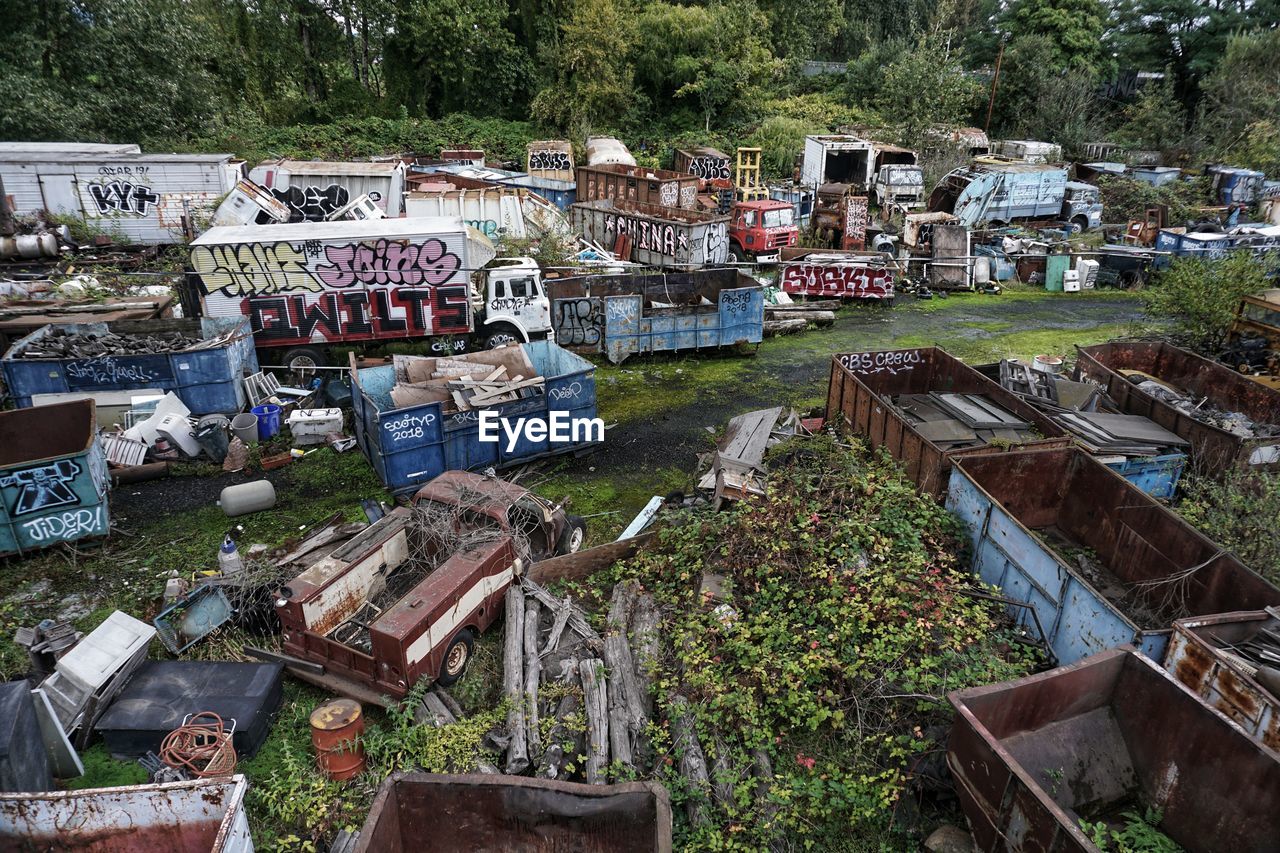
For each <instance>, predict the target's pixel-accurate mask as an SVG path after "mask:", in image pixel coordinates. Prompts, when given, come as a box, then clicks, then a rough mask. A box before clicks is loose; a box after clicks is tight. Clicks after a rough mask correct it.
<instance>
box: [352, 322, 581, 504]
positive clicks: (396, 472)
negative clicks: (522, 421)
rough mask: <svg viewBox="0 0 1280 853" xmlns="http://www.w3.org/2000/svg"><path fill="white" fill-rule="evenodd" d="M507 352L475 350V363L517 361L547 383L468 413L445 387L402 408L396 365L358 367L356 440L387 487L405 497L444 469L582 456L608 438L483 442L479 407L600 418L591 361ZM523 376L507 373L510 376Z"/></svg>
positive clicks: (538, 347) (552, 351)
mask: <svg viewBox="0 0 1280 853" xmlns="http://www.w3.org/2000/svg"><path fill="white" fill-rule="evenodd" d="M508 349H510V348H506V347H504V348H503V349H502V350H496V351H494V352H491V353H476V354H473V355H472V356H471V358H473V359H475V358H482V357H483V358H496V359H497V361H496V362H495V367H496V366H498V365H500V364H501V363H502V361H503V360H512V359H515V360H517V361H513V362H512V363H513V364H517V363H519V364H523V363H526V362H527V363H528V364H529V365H530V366H531V367H532V370H533V374H532V375H533V376H535V377H540V378H541V379H542V380H543V381H542V384H541V387H540V389H538V388H534V389H532V392H531V393H530V394H529V395H528V396H522V397H520V398H519V399H517V400H515V401H514V402H510V403H499V404H496V405H484V406H477V407H476V408H473V409H465V410H458V409H457V408H456V405H454V404H453V398H452V395H451V393H450V392H449V391H447V390H442V391H440V392H436V395H435V396H434V398H432V397H421V398H419V399H426V400H429V401H428V402H422V403H412V404H407V405H398V404H397V403H396V402H395V399H394V397H395V396H396V395H395V389H396V386H397V384H398V383H401V382H407V381H409V380H410V379H411V377H410V376H409V375H408V374H407V373H406V374H405V375H397V371H396V368H395V367H394V366H388V367H371V368H364V369H360V370H357V369H355V368H354V366H353V368H352V371H351V387H352V391H353V395H352V398H351V403H352V408H353V424H354V429H355V433H356V438H357V440H358V441H359V443H360V449H361V450H362V451H363V452H364V454H365V456H366V457H368V459H369V461H370V463H372V465H373V468H374V470H375V471H376V472H377V474H378V478H379V479H380V480H382V482H383V484H384V485H386V486H387V488H388V489H390V490H391V491H393V492H395V493H396V494H403V493H405V492H409V491H412V490H414V489H416V488H417V487H418V486H421V485H422V484H423V483H426V482H427V481H429V480H431V479H433V478H435V477H436V476H437V475H439V474H440V473H442V472H444V471H450V470H476V469H483V468H487V467H491V466H492V467H498V468H501V467H505V466H508V465H514V464H516V463H520V462H527V461H529V460H530V459H535V458H539V457H542V456H547V455H551V454H556V453H574V452H579V451H581V450H583V449H584V448H586V447H588V446H590V445H592V444H597V443H599V442H600V441H601V440H603V437H602V436H601V437H595V436H593V435H591V432H592V431H591V430H578V431H577V432H576V433H571V435H570V438H571V439H572V440H571V441H569V442H563V443H560V442H557V443H550V442H549V441H548V440H547V439H546V438H545V437H544V438H543V439H542V440H534V439H531V438H530V437H528V436H527V435H522V436H521V437H520V439H519V440H518V441H517V442H516V444H515V446H514V447H509V443H508V442H507V441H495V442H482V441H480V437H479V432H480V424H479V415H478V413H477V411H476V409H477V408H486V409H490V410H492V411H494V412H496V413H497V414H498V415H499V416H500V417H503V418H518V417H522V418H530V417H533V418H539V419H542V420H547V419H549V418H552V417H557V418H566V419H570V420H575V421H577V419H583V418H588V419H589V418H594V417H595V414H596V384H595V366H594V365H592V364H591V362H589V361H587V360H586V359H584V358H582V357H581V356H578V355H574V354H573V353H571V352H569V351H568V350H565V349H563V348H561V347H559V346H557V345H556V344H553V343H551V342H550V341H534V342H533V343H528V344H520V345H519V349H518V350H516V351H515V352H514V353H512V352H507V351H506V350H508ZM521 353H522V355H521ZM433 363H434V360H432V359H422V360H421V361H419V362H417V364H418V365H419V367H417V368H414V369H415V370H423V371H425V376H423V378H424V379H426V378H427V377H429V376H430V374H431V373H432V372H435V371H433V370H430V369H429V368H431V367H432V366H433ZM405 369H406V371H407V370H408V368H405ZM518 373H519V370H517V369H513V368H509V375H511V376H514V375H517V374H518ZM478 378H481V379H483V378H484V377H478ZM526 378H530V377H528V376H526ZM422 390H424V391H425V390H428V389H422ZM577 422H578V423H583V422H582V421H577Z"/></svg>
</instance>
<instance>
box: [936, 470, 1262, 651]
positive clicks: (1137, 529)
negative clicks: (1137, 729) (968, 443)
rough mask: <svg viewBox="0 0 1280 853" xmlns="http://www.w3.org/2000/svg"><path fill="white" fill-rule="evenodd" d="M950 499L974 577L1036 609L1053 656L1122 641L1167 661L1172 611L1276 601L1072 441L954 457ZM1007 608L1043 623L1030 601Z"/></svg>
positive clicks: (1228, 557)
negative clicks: (965, 539) (1070, 445)
mask: <svg viewBox="0 0 1280 853" xmlns="http://www.w3.org/2000/svg"><path fill="white" fill-rule="evenodd" d="M946 504H947V508H948V509H950V510H951V511H952V512H954V513H955V514H956V515H957V516H959V517H960V519H961V521H963V522H964V523H965V524H966V525H967V527H968V530H969V539H970V542H971V544H972V560H973V568H974V571H975V573H976V574H977V575H978V576H979V577H980V578H981V579H982V581H983V582H984V583H989V584H994V585H996V586H998V587H1000V588H1001V589H1002V590H1003V591H1004V594H1005V595H1007V596H1009V597H1010V598H1012V599H1015V600H1016V601H1021V602H1025V603H1027V604H1030V605H1031V606H1032V607H1033V608H1034V609H1035V614H1036V617H1038V624H1039V626H1040V627H1042V628H1043V630H1044V632H1045V633H1046V635H1047V636H1045V637H1044V638H1043V639H1044V640H1045V642H1046V644H1047V645H1048V646H1049V648H1050V649H1051V650H1052V652H1053V654H1054V656H1055V657H1056V659H1057V662H1058V663H1062V664H1068V663H1074V662H1075V661H1078V660H1080V659H1081V658H1084V657H1087V656H1088V655H1091V654H1095V653H1096V652H1099V651H1102V650H1103V649H1108V648H1111V647H1112V646H1116V645H1120V644H1122V643H1132V644H1133V645H1135V646H1137V647H1138V649H1140V650H1141V651H1142V652H1144V653H1145V654H1146V655H1148V656H1149V657H1151V658H1152V659H1153V660H1157V661H1159V660H1163V659H1164V653H1165V648H1166V646H1167V645H1168V642H1169V633H1170V630H1171V627H1170V626H1171V625H1172V624H1173V621H1174V620H1175V619H1179V618H1183V617H1187V616H1200V615H1204V614H1209V613H1222V612H1224V611H1229V610H1246V609H1255V608H1260V607H1267V606H1269V605H1273V604H1280V589H1276V588H1275V587H1274V586H1272V585H1271V584H1269V583H1267V581H1265V580H1264V579H1263V578H1262V577H1261V576H1259V575H1257V574H1255V573H1254V572H1252V571H1250V570H1249V569H1248V568H1247V567H1246V566H1245V565H1244V564H1243V563H1241V562H1240V561H1239V560H1238V559H1236V557H1235V556H1234V555H1233V554H1231V553H1230V552H1228V551H1225V550H1223V549H1222V548H1221V547H1220V546H1219V545H1217V544H1216V543H1214V542H1212V541H1210V540H1209V539H1208V538H1207V537H1205V536H1204V535H1203V534H1202V533H1200V532H1199V531H1198V530H1196V529H1195V528H1194V527H1192V526H1191V525H1190V524H1188V523H1187V522H1186V521H1184V520H1183V519H1182V518H1181V517H1180V516H1178V515H1177V514H1176V513H1174V512H1173V511H1171V510H1169V509H1168V508H1167V507H1165V506H1164V505H1162V504H1161V503H1159V502H1158V501H1156V500H1155V499H1154V498H1152V497H1150V496H1149V495H1147V494H1144V493H1143V492H1142V491H1141V490H1140V489H1138V487H1136V486H1134V485H1133V484H1132V483H1130V482H1128V481H1127V480H1125V479H1124V478H1123V477H1121V476H1120V475H1119V474H1117V473H1115V472H1114V471H1112V470H1110V469H1109V468H1107V467H1106V466H1105V465H1103V464H1102V463H1100V462H1098V461H1097V460H1096V459H1094V458H1093V457H1091V456H1090V455H1089V454H1087V453H1085V452H1084V451H1083V450H1080V449H1077V448H1066V449H1054V450H1029V451H1025V452H1014V453H1007V454H1004V455H1001V456H983V457H978V456H973V457H967V458H962V459H959V460H957V463H956V467H955V468H953V469H952V471H951V480H950V486H949V488H948V491H947V499H946ZM1010 615H1011V616H1013V617H1014V618H1016V619H1018V620H1019V622H1021V623H1022V624H1024V625H1026V626H1028V630H1029V631H1032V632H1035V631H1036V630H1038V629H1037V628H1036V624H1037V619H1034V618H1032V616H1031V614H1030V613H1028V612H1027V610H1026V609H1025V608H1013V607H1011V608H1010Z"/></svg>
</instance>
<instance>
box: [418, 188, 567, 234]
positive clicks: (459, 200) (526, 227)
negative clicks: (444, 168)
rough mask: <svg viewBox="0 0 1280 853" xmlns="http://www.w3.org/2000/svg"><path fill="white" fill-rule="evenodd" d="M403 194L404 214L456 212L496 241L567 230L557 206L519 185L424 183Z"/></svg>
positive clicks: (563, 232)
mask: <svg viewBox="0 0 1280 853" xmlns="http://www.w3.org/2000/svg"><path fill="white" fill-rule="evenodd" d="M418 187H419V189H418V191H416V192H411V193H407V194H406V195H405V201H404V207H405V216H406V217H409V218H411V219H412V218H416V217H421V216H457V217H461V219H462V220H463V221H464V222H466V223H467V224H468V225H470V226H471V227H472V228H475V229H476V230H478V231H479V232H480V233H481V234H484V236H486V237H488V238H489V239H490V240H492V241H494V242H495V243H497V242H500V241H502V240H525V239H530V238H532V239H538V238H540V237H542V236H544V235H546V234H547V233H558V234H568V233H569V231H570V228H569V223H568V222H567V221H566V220H565V218H564V216H563V214H561V213H560V211H559V209H558V208H556V206H555V205H553V204H551V203H550V202H548V201H546V200H544V199H543V198H542V197H541V196H539V195H537V194H536V193H534V192H532V191H530V190H527V189H524V188H521V187H507V186H501V187H477V188H468V187H454V186H452V185H450V184H445V183H440V184H432V183H424V184H419V185H418Z"/></svg>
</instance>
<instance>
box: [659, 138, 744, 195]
mask: <svg viewBox="0 0 1280 853" xmlns="http://www.w3.org/2000/svg"><path fill="white" fill-rule="evenodd" d="M672 160H673V163H672V169H674V170H675V171H677V172H682V173H684V174H687V175H693V176H694V177H695V178H697V179H698V180H700V181H702V186H703V187H706V185H707V184H709V183H711V182H712V181H721V182H731V181H732V180H733V167H732V166H731V165H730V160H729V155H728V154H725V153H724V152H723V151H720V150H718V149H715V148H710V147H708V146H705V145H701V146H697V147H694V148H677V149H676V151H675V154H674V156H673V157H672Z"/></svg>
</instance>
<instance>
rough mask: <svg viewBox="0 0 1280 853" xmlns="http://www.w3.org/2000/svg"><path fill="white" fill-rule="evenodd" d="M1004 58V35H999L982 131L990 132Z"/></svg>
mask: <svg viewBox="0 0 1280 853" xmlns="http://www.w3.org/2000/svg"><path fill="white" fill-rule="evenodd" d="M1002 59H1004V37H1003V36H1001V37H1000V51H999V52H998V53H997V54H996V73H995V74H994V75H992V77H991V99H990V100H988V101H987V123H986V124H984V125H983V126H982V132H983V133H990V132H991V111H992V110H993V109H994V108H995V105H996V85H997V84H999V82H1000V60H1002Z"/></svg>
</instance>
